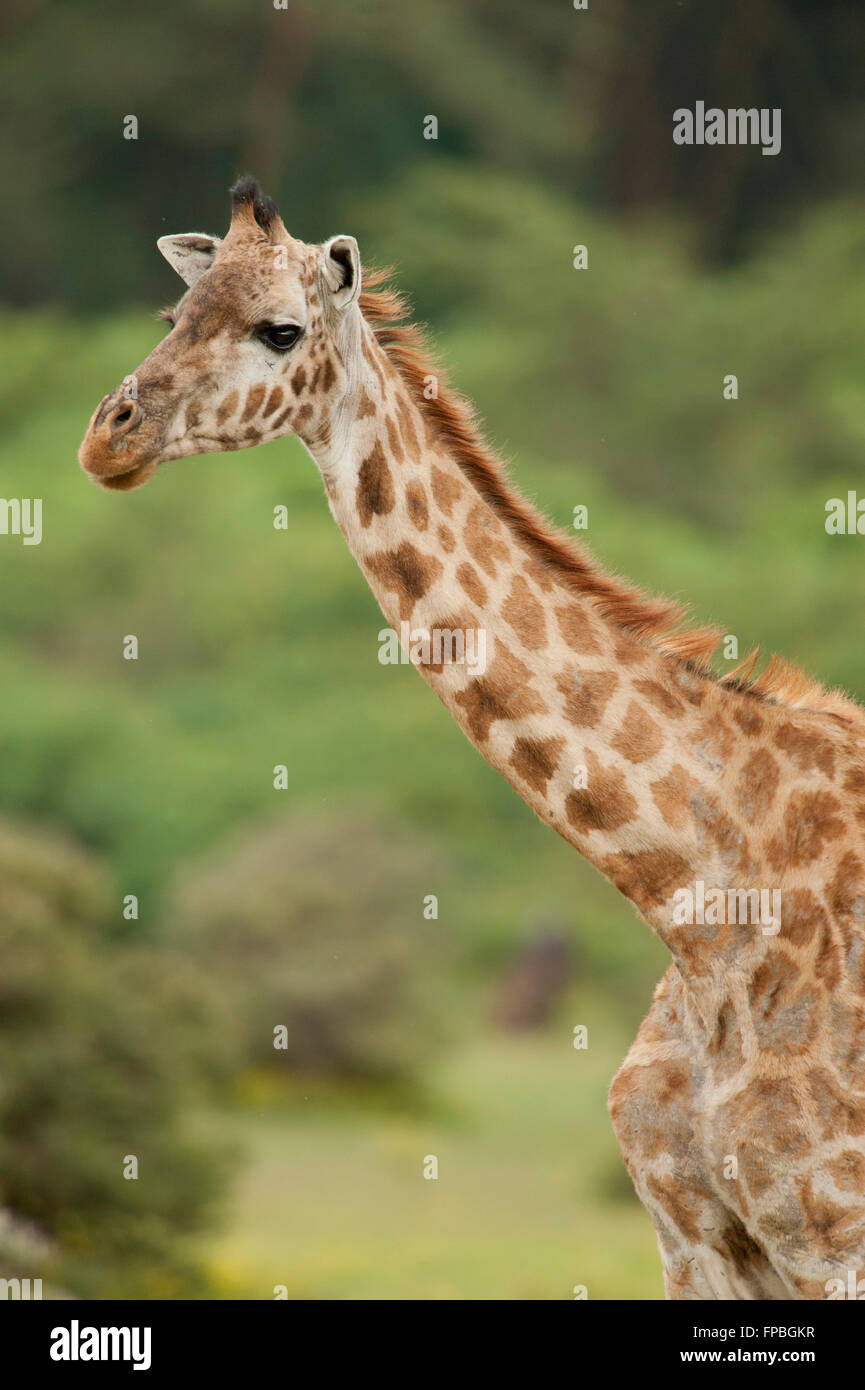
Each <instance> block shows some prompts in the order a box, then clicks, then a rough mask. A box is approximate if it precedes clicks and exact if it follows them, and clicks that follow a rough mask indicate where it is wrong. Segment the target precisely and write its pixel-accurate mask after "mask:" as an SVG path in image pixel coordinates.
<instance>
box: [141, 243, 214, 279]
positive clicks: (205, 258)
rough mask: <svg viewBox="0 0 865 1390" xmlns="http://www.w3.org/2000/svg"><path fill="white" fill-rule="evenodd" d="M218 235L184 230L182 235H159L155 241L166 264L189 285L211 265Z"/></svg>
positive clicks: (199, 277)
mask: <svg viewBox="0 0 865 1390" xmlns="http://www.w3.org/2000/svg"><path fill="white" fill-rule="evenodd" d="M219 245H220V241H219V237H215V236H208V235H207V233H206V232H184V233H183V235H182V236H161V237H160V238H159V240H158V241H157V243H156V246H157V249H158V250H159V251H161V252H162V254H163V256H164V257H165V259H166V260H167V262H168V264H169V265H170V266H171V267H172V269H173V270H176V271H177V273H178V275H179V276H180V278H181V280H185V281H186V283H187V285H189V286H190V287H191V286H192V285H195V284H197V282H198V281H199V280H200V279H201V277H202V275H203V274H204V272H205V271H206V270H209V269H210V267H211V266H212V265H213V258H214V256H215V255H216V252H217V251H218V249H219Z"/></svg>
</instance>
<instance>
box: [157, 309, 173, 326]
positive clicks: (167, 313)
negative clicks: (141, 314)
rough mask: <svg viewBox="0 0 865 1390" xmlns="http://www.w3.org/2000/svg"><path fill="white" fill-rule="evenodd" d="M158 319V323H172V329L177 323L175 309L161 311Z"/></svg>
mask: <svg viewBox="0 0 865 1390" xmlns="http://www.w3.org/2000/svg"><path fill="white" fill-rule="evenodd" d="M156 318H157V322H159V321H161V322H162V323H170V324H171V327H172V328H173V327H174V325H175V323H176V322H177V320H176V318H175V317H174V310H173V309H160V310H159V313H158V314H157V315H156Z"/></svg>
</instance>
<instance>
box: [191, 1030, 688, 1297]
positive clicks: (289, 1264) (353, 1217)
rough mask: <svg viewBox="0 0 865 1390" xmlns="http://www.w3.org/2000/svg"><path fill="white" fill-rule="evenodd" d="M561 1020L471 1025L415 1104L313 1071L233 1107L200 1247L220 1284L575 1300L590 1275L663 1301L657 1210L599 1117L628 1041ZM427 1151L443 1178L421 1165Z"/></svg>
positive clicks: (229, 1292)
mask: <svg viewBox="0 0 865 1390" xmlns="http://www.w3.org/2000/svg"><path fill="white" fill-rule="evenodd" d="M595 1009H596V1010H597V1004H595ZM576 1017H578V1018H580V1019H581V1021H585V1018H586V1017H587V1014H586V1010H585V1009H582V1010H578V1011H577V1014H576ZM570 1033H571V1029H570V1026H569V1025H568V1024H567V1023H564V1024H562V1025H560V1026H559V1027H558V1028H557V1029H556V1031H555V1032H545V1033H544V1034H542V1035H538V1034H534V1035H508V1036H490V1035H488V1034H487V1035H485V1036H482V1037H478V1038H476V1039H474V1040H473V1042H472V1043H471V1045H470V1046H468V1047H466V1048H465V1049H463V1050H462V1051H461V1052H460V1053H459V1055H455V1056H453V1057H452V1058H451V1059H450V1061H448V1062H447V1063H445V1064H443V1065H442V1066H441V1067H440V1068H439V1069H438V1070H437V1071H436V1072H435V1073H434V1075H433V1077H432V1084H433V1089H434V1094H435V1097H436V1104H435V1105H434V1106H433V1107H432V1108H428V1109H426V1110H424V1111H422V1112H417V1111H415V1112H414V1113H411V1112H406V1111H399V1110H390V1109H387V1108H385V1109H382V1108H378V1109H376V1108H375V1107H372V1106H370V1105H369V1104H365V1105H362V1106H356V1107H355V1106H353V1105H352V1104H351V1103H350V1102H346V1101H345V1099H344V1098H342V1099H338V1100H335V1099H333V1098H331V1097H329V1096H328V1095H327V1094H326V1093H325V1092H321V1091H317V1090H316V1088H315V1087H314V1086H311V1087H309V1088H307V1089H306V1090H301V1091H297V1092H295V1093H292V1094H286V1093H283V1094H281V1095H280V1094H273V1093H270V1094H269V1095H267V1094H265V1095H264V1096H260V1097H255V1096H252V1097H249V1098H248V1099H247V1102H246V1104H245V1105H244V1106H243V1108H242V1109H241V1110H240V1111H238V1110H235V1109H233V1110H231V1111H229V1112H227V1113H225V1114H224V1115H223V1116H222V1117H221V1120H220V1123H221V1124H222V1125H223V1126H225V1127H227V1129H228V1131H229V1132H230V1134H231V1136H232V1137H234V1138H237V1140H239V1141H240V1142H241V1143H242V1144H245V1145H246V1148H247V1161H246V1164H245V1166H244V1168H243V1171H242V1174H241V1177H240V1179H239V1181H238V1183H237V1185H236V1187H235V1190H234V1193H233V1196H232V1199H231V1203H230V1206H229V1209H228V1213H227V1220H226V1225H225V1228H224V1230H223V1232H222V1234H221V1235H220V1236H219V1237H218V1238H217V1239H216V1240H215V1241H214V1242H213V1244H212V1246H211V1247H210V1250H209V1259H208V1266H209V1272H210V1273H211V1275H212V1277H213V1279H214V1281H215V1283H216V1285H217V1287H219V1288H221V1289H222V1290H223V1291H224V1293H225V1295H226V1296H234V1297H238V1296H239V1297H245V1298H267V1299H269V1298H272V1297H274V1293H273V1290H274V1287H275V1286H277V1285H284V1286H285V1288H286V1290H287V1294H288V1297H289V1298H290V1299H359V1298H360V1299H421V1300H429V1299H433V1300H435V1299H459V1300H462V1299H494V1300H499V1299H519V1300H525V1299H570V1298H572V1297H573V1289H574V1286H575V1285H579V1284H582V1285H585V1286H586V1288H587V1291H588V1297H589V1298H590V1299H605V1298H623V1297H624V1298H633V1299H659V1298H662V1297H663V1289H662V1284H661V1273H660V1263H659V1259H658V1253H657V1248H656V1246H655V1238H654V1233H653V1230H652V1227H651V1223H650V1221H649V1218H648V1216H647V1215H646V1213H645V1212H644V1210H643V1209H642V1207H641V1206H640V1204H639V1202H638V1201H637V1198H636V1196H635V1195H634V1193H633V1191H632V1190H631V1188H630V1182H629V1180H628V1179H627V1176H626V1174H625V1172H624V1167H623V1165H622V1161H621V1157H620V1155H619V1153H618V1148H617V1146H616V1142H615V1138H614V1136H613V1133H612V1130H611V1128H610V1124H609V1120H608V1119H607V1118H606V1114H605V1095H606V1090H607V1087H608V1085H609V1081H610V1078H611V1076H612V1074H613V1072H614V1071H615V1068H616V1066H617V1065H618V1063H619V1061H620V1059H621V1056H622V1054H623V1052H624V1050H625V1048H626V1047H627V1042H628V1040H627V1039H626V1038H625V1037H624V1035H621V1036H620V1035H619V1034H618V1032H616V1031H612V1032H611V1031H609V1030H607V1029H605V1026H604V1023H603V1021H602V1018H601V1017H598V1018H597V1020H596V1021H593V1022H591V1023H590V1024H589V1043H590V1045H589V1048H588V1049H587V1050H586V1051H575V1050H574V1048H573V1047H572V1045H571V1038H570ZM429 1155H434V1156H435V1157H436V1158H437V1160H438V1178H437V1179H436V1180H428V1179H425V1178H424V1176H423V1169H424V1162H425V1160H426V1159H427V1156H429ZM619 1174H621V1180H619V1176H618V1175H619Z"/></svg>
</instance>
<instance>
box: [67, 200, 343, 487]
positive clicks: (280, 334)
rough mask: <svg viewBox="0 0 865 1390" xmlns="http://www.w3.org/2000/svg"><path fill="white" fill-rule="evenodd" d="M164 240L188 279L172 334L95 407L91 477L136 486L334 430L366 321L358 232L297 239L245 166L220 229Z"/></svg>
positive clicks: (86, 453) (88, 445)
mask: <svg viewBox="0 0 865 1390" xmlns="http://www.w3.org/2000/svg"><path fill="white" fill-rule="evenodd" d="M157 245H158V247H159V250H160V251H161V252H162V254H163V256H164V257H165V259H166V260H167V261H168V262H169V263H170V264H171V265H172V266H173V268H174V269H175V270H176V271H177V273H178V274H179V275H180V277H181V279H183V280H184V281H185V282H186V284H187V286H188V289H187V290H186V293H185V294H184V295H183V297H182V298H181V299H180V300H179V302H178V303H177V305H176V306H175V307H174V308H173V309H169V310H166V311H165V313H164V314H163V317H164V318H165V319H166V320H167V322H168V323H169V324H170V325H171V328H170V331H169V333H168V334H167V336H166V337H165V338H163V340H162V341H161V342H160V343H159V344H158V346H157V347H155V348H154V349H153V351H152V352H151V353H150V355H149V356H148V357H145V359H144V361H143V362H142V363H141V365H140V366H139V367H138V368H136V370H135V371H134V372H133V373H132V374H131V375H130V376H127V377H125V378H124V380H123V381H122V382H121V384H120V385H119V386H117V387H115V389H114V390H113V391H111V392H109V394H108V395H107V396H106V397H105V398H104V400H102V401H101V402H100V404H99V406H98V407H97V409H96V411H95V412H94V414H93V417H92V419H91V420H90V423H89V425H88V426H87V432H86V434H85V436H84V439H83V441H82V444H81V448H80V449H79V452H78V457H79V460H80V462H81V466H82V468H83V469H84V470H85V471H86V472H87V473H88V474H89V475H90V477H92V478H94V479H95V480H96V481H97V482H99V483H101V484H102V486H103V487H106V488H112V489H115V490H119V491H128V490H129V489H131V488H136V487H141V486H142V485H143V484H144V483H146V482H147V481H148V479H149V478H151V477H152V476H153V474H154V473H155V472H156V469H157V468H158V467H159V465H160V463H164V462H165V461H166V460H168V459H178V458H186V457H188V456H189V455H191V454H205V453H218V452H221V451H222V450H228V449H246V448H249V447H250V446H251V445H253V444H260V443H263V442H264V441H265V440H268V439H275V438H277V436H279V435H283V434H298V435H299V436H300V437H301V438H302V439H303V440H304V441H305V442H309V441H312V440H314V439H316V437H318V436H320V435H322V434H323V433H324V434H326V433H327V432H328V431H329V428H330V422H331V420H332V418H333V416H334V412H335V411H336V409H337V406H338V404H339V402H340V400H341V399H343V398H344V397H345V394H346V390H347V384H348V369H347V367H346V362H347V360H349V359H350V358H351V357H352V356H353V353H351V352H350V351H349V350H348V348H349V347H350V345H351V342H352V339H353V337H355V336H356V335H357V333H359V318H360V315H359V311H358V310H357V308H356V305H357V299H358V295H359V293H360V281H361V272H360V260H359V256H358V249H357V243H356V242H355V240H354V238H353V237H348V236H337V237H332V238H331V239H330V241H327V242H325V243H324V245H322V246H308V245H306V244H305V243H304V242H301V241H295V239H294V238H293V237H291V236H290V235H289V234H288V232H287V231H286V229H285V226H284V224H283V222H282V218H281V217H280V215H279V213H278V212H277V210H276V208H275V206H274V204H273V202H272V201H271V200H270V199H269V198H265V197H263V196H262V194H261V192H260V190H259V188H258V185H257V184H256V182H255V180H254V179H251V178H244V179H241V180H240V182H239V183H237V184H236V185H235V187H234V189H233V190H232V217H231V226H230V228H229V231H228V234H227V235H226V237H225V238H224V240H220V239H219V238H218V237H212V236H205V235H204V234H202V233H199V232H190V233H187V234H186V235H183V236H167V237H162V238H160V240H159V241H158V242H157ZM352 330H354V332H353V331H352Z"/></svg>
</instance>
